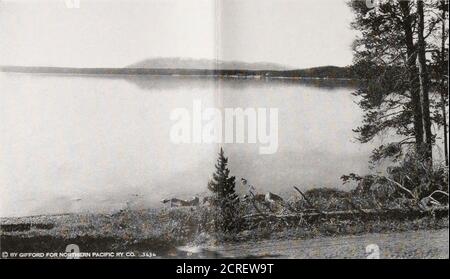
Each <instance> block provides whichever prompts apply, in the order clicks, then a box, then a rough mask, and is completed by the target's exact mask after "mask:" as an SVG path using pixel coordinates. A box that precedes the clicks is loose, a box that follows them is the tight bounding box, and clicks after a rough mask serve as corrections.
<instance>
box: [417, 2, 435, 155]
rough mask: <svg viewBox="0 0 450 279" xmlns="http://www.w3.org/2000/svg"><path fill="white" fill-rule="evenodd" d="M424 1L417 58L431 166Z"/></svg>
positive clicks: (419, 9) (420, 8)
mask: <svg viewBox="0 0 450 279" xmlns="http://www.w3.org/2000/svg"><path fill="white" fill-rule="evenodd" d="M423 6H424V4H423V1H422V0H417V14H418V26H417V32H418V34H417V39H418V42H417V56H418V61H419V80H420V99H421V103H422V115H423V127H424V132H425V146H424V154H423V155H424V156H425V158H424V159H425V160H427V161H428V163H430V164H431V162H432V144H433V135H432V133H431V117H430V97H429V77H428V71H427V60H426V52H425V48H426V42H425V38H424V30H425V14H424V9H423Z"/></svg>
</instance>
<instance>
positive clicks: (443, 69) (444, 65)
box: [439, 0, 448, 167]
mask: <svg viewBox="0 0 450 279" xmlns="http://www.w3.org/2000/svg"><path fill="white" fill-rule="evenodd" d="M446 7H447V3H446V1H445V0H441V9H442V22H441V24H442V27H441V28H442V36H441V55H440V61H439V62H440V64H441V65H440V66H441V74H442V78H441V110H442V118H443V125H444V155H445V165H446V166H447V167H448V134H447V133H448V130H447V112H446V108H445V95H446V94H447V91H446V90H445V81H446V78H445V72H446V69H447V63H445V40H446V35H445V33H446V30H445V21H446V14H445V10H446Z"/></svg>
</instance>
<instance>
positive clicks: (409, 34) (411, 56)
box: [399, 1, 424, 153]
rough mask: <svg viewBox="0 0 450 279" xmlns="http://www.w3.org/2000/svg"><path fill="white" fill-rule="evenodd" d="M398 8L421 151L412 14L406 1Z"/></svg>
mask: <svg viewBox="0 0 450 279" xmlns="http://www.w3.org/2000/svg"><path fill="white" fill-rule="evenodd" d="M399 3H400V8H401V10H402V13H403V16H404V20H403V30H404V32H405V45H406V52H407V64H406V67H407V71H408V78H409V89H410V92H411V103H412V105H411V107H412V110H413V123H414V136H415V141H416V151H417V152H418V153H421V150H422V148H423V144H424V132H423V122H422V106H421V104H420V94H419V87H420V86H419V77H418V75H417V72H418V71H417V67H416V58H417V52H416V47H415V45H414V37H413V26H412V25H413V23H412V16H411V11H410V7H409V4H410V3H409V2H408V1H400V2H399Z"/></svg>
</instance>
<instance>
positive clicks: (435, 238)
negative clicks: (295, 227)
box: [220, 229, 449, 259]
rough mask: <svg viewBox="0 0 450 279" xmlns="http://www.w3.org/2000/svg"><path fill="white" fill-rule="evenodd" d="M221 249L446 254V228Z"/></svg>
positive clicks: (278, 253)
mask: <svg viewBox="0 0 450 279" xmlns="http://www.w3.org/2000/svg"><path fill="white" fill-rule="evenodd" d="M220 253H222V254H223V255H227V256H237V257H239V256H242V255H251V256H255V257H268V258H273V257H275V258H300V259H303V258H377V257H379V258H449V230H448V229H442V230H421V231H408V232H401V233H373V234H364V235H358V236H342V237H321V238H316V239H308V240H301V239H298V240H277V241H259V242H251V243H250V242H246V243H242V244H230V245H226V246H224V247H222V248H221V249H220Z"/></svg>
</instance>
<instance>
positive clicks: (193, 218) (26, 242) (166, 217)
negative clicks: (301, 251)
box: [0, 206, 448, 257]
mask: <svg viewBox="0 0 450 279" xmlns="http://www.w3.org/2000/svg"><path fill="white" fill-rule="evenodd" d="M394 216H397V217H395V218H394V217H389V216H388V217H386V216H383V215H382V214H380V215H379V217H372V218H364V217H363V216H361V215H358V214H356V215H355V216H354V217H352V218H348V217H345V218H335V217H329V216H325V215H324V216H318V217H317V218H315V219H314V220H313V219H307V218H304V217H305V216H304V215H302V214H298V215H296V217H295V218H292V216H291V218H290V219H289V218H287V219H286V218H271V217H264V218H260V219H256V220H255V219H248V218H247V219H245V220H240V222H242V224H243V225H242V229H241V230H240V231H239V232H235V233H220V232H218V231H217V230H215V228H214V225H213V223H214V222H213V220H214V218H215V214H214V211H212V210H211V208H209V207H206V206H200V207H186V208H166V209H163V208H160V209H148V210H122V211H119V212H116V213H112V214H68V215H58V216H36V217H23V218H4V219H2V220H1V228H2V235H1V244H0V248H1V250H2V251H15V252H40V253H43V252H61V251H65V248H66V246H67V245H68V244H77V245H78V246H80V249H81V251H90V252H105V251H133V252H134V253H135V254H136V255H140V254H141V253H142V252H149V251H150V252H152V253H155V254H156V255H157V256H162V257H170V256H176V255H179V251H178V250H177V249H176V247H179V246H183V245H197V246H217V245H221V244H223V243H233V242H252V241H259V240H265V239H273V240H275V239H280V240H281V239H296V238H302V239H308V238H317V237H322V236H341V235H359V234H365V233H374V232H377V233H379V232H381V233H383V232H402V231H411V230H423V229H425V230H426V229H442V228H448V212H447V213H446V212H445V211H442V212H440V213H439V214H436V212H434V213H432V212H429V213H423V214H422V215H420V216H419V215H418V216H416V217H414V218H402V216H401V215H394ZM405 216H407V215H405Z"/></svg>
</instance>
